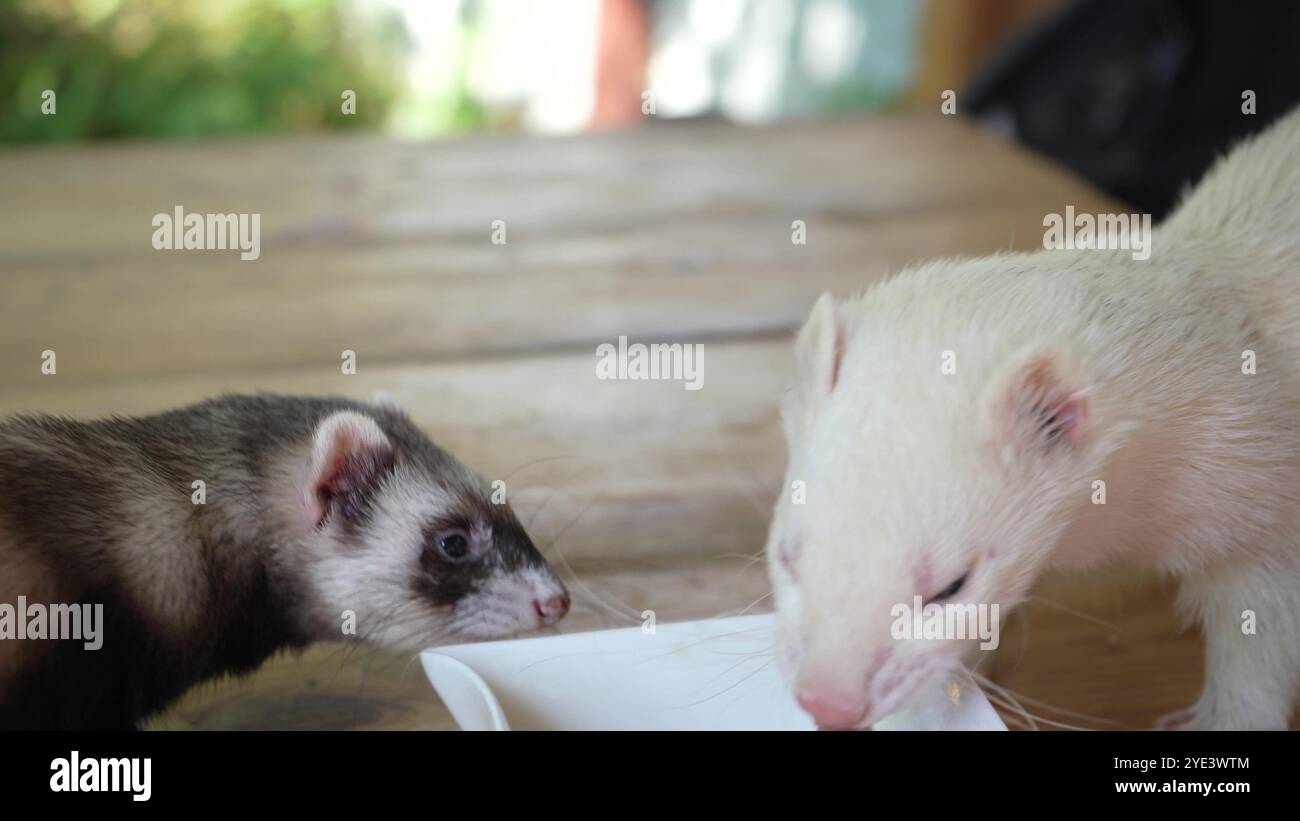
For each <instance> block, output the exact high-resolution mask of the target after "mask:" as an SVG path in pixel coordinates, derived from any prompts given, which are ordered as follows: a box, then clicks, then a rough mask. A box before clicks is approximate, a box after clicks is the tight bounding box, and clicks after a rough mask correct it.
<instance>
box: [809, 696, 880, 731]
mask: <svg viewBox="0 0 1300 821" xmlns="http://www.w3.org/2000/svg"><path fill="white" fill-rule="evenodd" d="M795 697H796V699H797V700H798V701H799V706H800V707H802V708H803V709H804V712H806V713H808V715H810V716H812V718H813V721H815V722H817V726H818V727H819V728H820V729H823V730H852V729H855V728H856V727H857V726H858V725H859V724H861V723H862V719H863V718H864V717H866V715H867V705H866V704H862V703H859V704H849V703H847V702H843V701H838V700H835V699H833V698H829V697H827V696H825V695H822V694H820V693H813V692H800V693H798V694H796V696H795Z"/></svg>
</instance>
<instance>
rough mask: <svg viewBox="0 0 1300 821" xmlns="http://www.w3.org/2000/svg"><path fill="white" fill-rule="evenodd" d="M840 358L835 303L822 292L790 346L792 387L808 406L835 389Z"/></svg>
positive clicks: (841, 341) (841, 344)
mask: <svg viewBox="0 0 1300 821" xmlns="http://www.w3.org/2000/svg"><path fill="white" fill-rule="evenodd" d="M843 357H844V329H843V327H841V325H840V320H839V316H838V313H837V312H836V310H835V300H834V298H832V297H831V295H830V294H828V293H824V294H822V295H821V297H819V298H818V299H817V304H816V305H813V309H812V313H810V314H809V315H808V321H807V322H805V323H804V325H803V328H802V329H801V330H800V331H799V336H798V337H796V338H795V343H794V364H795V388H796V390H798V391H799V392H800V393H801V394H802V395H803V398H804V400H805V402H807V403H808V404H809V406H812V405H815V404H816V403H817V402H818V401H819V400H821V399H822V398H824V397H826V396H828V395H829V394H830V392H831V391H833V390H835V385H836V383H838V382H839V378H840V360H841V359H843Z"/></svg>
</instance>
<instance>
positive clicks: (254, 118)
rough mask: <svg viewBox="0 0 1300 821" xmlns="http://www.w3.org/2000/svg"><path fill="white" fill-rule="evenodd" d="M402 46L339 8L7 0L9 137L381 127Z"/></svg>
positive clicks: (0, 50) (4, 107) (330, 1)
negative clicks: (351, 106)
mask: <svg viewBox="0 0 1300 821" xmlns="http://www.w3.org/2000/svg"><path fill="white" fill-rule="evenodd" d="M403 47H404V35H403V31H402V29H401V26H400V24H399V23H398V22H397V21H396V20H386V19H380V18H374V17H372V18H368V19H363V18H359V17H354V16H349V15H348V14H347V13H346V10H345V9H343V8H341V7H340V5H339V3H338V2H337V0H0V141H5V142H27V141H44V140H73V139H86V138H111V137H123V136H152V137H175V136H192V135H201V134H202V135H209V134H220V133H267V132H280V131H302V130H311V129H320V128H343V127H363V126H376V125H378V124H379V123H381V122H382V121H383V120H384V118H385V116H386V115H387V112H388V110H389V107H390V105H391V104H392V102H393V100H394V99H395V97H396V96H397V95H398V93H399V92H400V90H401V56H402V49H403ZM47 89H49V90H53V91H54V92H55V94H56V97H55V104H56V113H55V114H54V115H47V114H44V113H42V94H43V93H44V92H45V90H47ZM345 89H351V90H353V91H355V92H356V95H357V105H356V114H354V115H345V114H344V113H343V112H342V110H341V108H342V96H341V95H342V93H343V91H344V90H345Z"/></svg>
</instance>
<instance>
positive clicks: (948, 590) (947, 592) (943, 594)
mask: <svg viewBox="0 0 1300 821" xmlns="http://www.w3.org/2000/svg"><path fill="white" fill-rule="evenodd" d="M969 575H970V573H963V574H961V578H959V579H957V581H955V582H953V583H952V584H950V585H948V586H947V587H945V588H944V589H942V590H940V591H939V592H938V593H937V594H935V597H934V598H935V600H936V601H939V600H942V599H948V598H952V597H953V596H955V595H957V594H958V593H960V592H961V589H962V587H963V586H965V584H966V577H967V576H969Z"/></svg>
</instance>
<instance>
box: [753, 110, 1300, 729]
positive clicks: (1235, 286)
mask: <svg viewBox="0 0 1300 821" xmlns="http://www.w3.org/2000/svg"><path fill="white" fill-rule="evenodd" d="M1151 242H1152V245H1151V254H1150V258H1149V259H1146V260H1137V259H1134V256H1135V255H1134V254H1133V253H1132V252H1131V251H1127V250H1112V251H1100V250H1072V251H1065V250H1047V251H1042V252H1038V253H1033V254H1016V255H1011V254H1005V255H998V256H993V257H989V258H985V259H976V260H967V261H953V260H949V261H941V262H935V263H930V264H926V265H923V266H921V267H919V268H917V269H915V270H911V271H908V272H905V273H902V274H899V275H897V276H895V277H893V278H891V279H889V280H888V281H886V282H883V283H881V284H879V285H877V286H875V287H873V288H871V289H870V290H868V291H867V292H866V293H865V294H863V295H861V296H859V297H857V298H854V299H851V300H848V301H845V302H842V303H839V304H836V303H835V302H834V301H833V300H832V299H831V298H830V296H829V295H824V296H822V298H821V299H820V300H819V301H818V302H817V304H816V306H815V307H814V308H813V310H812V314H811V316H810V317H809V318H808V321H807V323H806V324H805V326H804V327H803V329H802V330H801V331H800V333H799V336H798V339H797V341H796V356H795V358H796V378H795V382H794V385H793V386H792V388H791V389H790V390H789V392H788V393H787V396H786V399H785V402H784V403H783V407H782V418H783V425H784V429H785V434H786V439H787V441H788V444H789V464H788V469H787V475H786V481H785V486H784V490H783V493H782V498H781V500H780V501H779V502H778V503H777V506H776V511H775V516H774V519H773V523H772V528H771V533H770V535H769V538H768V544H767V554H768V558H769V566H770V568H771V574H772V579H773V583H774V586H775V589H776V600H777V610H778V615H779V624H780V629H779V643H780V649H781V653H780V655H781V658H782V664H783V666H784V667H785V669H786V671H787V674H788V675H789V677H790V679H791V680H792V683H793V686H794V689H795V693H796V696H797V698H798V699H799V701H800V703H801V704H802V705H803V707H804V709H806V710H807V711H808V712H809V713H810V714H811V715H812V716H813V717H814V718H815V719H816V720H817V722H818V724H819V725H821V726H823V727H834V728H864V727H867V726H869V725H870V724H871V723H873V722H874V721H876V720H878V719H879V718H881V717H882V716H884V715H886V714H888V713H890V712H892V711H894V710H896V709H898V708H899V707H901V706H903V705H905V704H906V703H907V702H908V701H909V700H910V699H911V698H913V697H914V696H915V695H916V694H917V693H918V692H920V691H921V690H922V688H923V687H929V686H938V685H939V684H941V683H942V681H943V680H944V679H945V678H946V677H948V676H951V675H953V673H954V672H955V671H957V670H958V669H959V668H960V667H961V666H962V665H963V664H964V663H968V662H969V661H970V660H971V659H972V656H973V654H974V653H975V652H976V650H975V647H974V642H972V641H907V640H895V639H894V638H892V633H891V622H892V621H893V616H892V613H893V612H894V611H893V608H894V607H895V606H896V605H898V604H910V603H912V602H913V596H915V595H919V596H922V597H923V600H924V601H925V602H927V603H930V602H933V603H948V602H952V603H960V604H970V603H976V604H978V603H985V604H992V603H998V604H999V605H1000V610H1001V612H1002V615H1003V616H1005V615H1006V613H1007V611H1008V610H1009V609H1010V608H1011V607H1013V606H1014V605H1016V604H1018V603H1019V602H1021V601H1023V600H1024V599H1025V598H1026V596H1027V595H1028V593H1029V590H1030V588H1031V586H1032V585H1033V584H1034V582H1035V580H1037V579H1038V578H1039V577H1040V575H1042V574H1043V572H1044V571H1046V570H1047V569H1049V568H1055V567H1066V568H1082V567H1088V566H1093V565H1097V564H1100V563H1104V562H1112V561H1127V562H1133V563H1140V564H1142V565H1145V566H1150V567H1155V568H1158V569H1160V570H1163V571H1165V572H1168V573H1169V574H1172V575H1174V576H1177V577H1178V578H1179V579H1180V582H1181V588H1180V592H1179V596H1178V603H1179V606H1180V609H1181V610H1182V611H1183V612H1184V613H1185V615H1186V616H1187V617H1188V619H1189V620H1195V621H1196V622H1198V623H1199V624H1200V627H1201V630H1202V632H1203V634H1204V636H1205V640H1206V671H1205V673H1206V675H1205V687H1204V690H1203V692H1202V694H1201V696H1200V699H1199V700H1198V701H1197V702H1196V703H1195V704H1194V705H1192V706H1191V707H1190V708H1189V709H1187V710H1184V711H1182V712H1180V713H1176V714H1174V715H1173V716H1169V717H1167V718H1166V719H1163V720H1162V721H1161V723H1160V726H1165V727H1184V728H1236V729H1249V728H1274V729H1283V728H1285V727H1286V726H1287V722H1288V718H1289V716H1290V715H1291V711H1292V707H1293V705H1294V704H1295V701H1296V698H1297V695H1298V690H1300V110H1297V111H1295V112H1292V113H1291V114H1289V115H1288V116H1286V117H1285V118H1283V119H1282V120H1280V121H1279V122H1278V123H1276V124H1275V125H1273V126H1272V127H1271V128H1270V129H1268V130H1267V131H1265V132H1264V133H1262V134H1261V135H1259V136H1256V137H1254V138H1252V139H1250V140H1248V141H1246V142H1245V143H1243V144H1242V145H1241V146H1239V147H1238V148H1237V149H1236V150H1234V151H1233V152H1232V153H1231V154H1230V155H1229V156H1228V157H1227V158H1226V159H1224V160H1222V161H1220V162H1219V163H1218V164H1217V165H1216V166H1215V167H1214V168H1213V169H1212V170H1211V172H1210V173H1209V174H1208V175H1207V176H1206V178H1205V179H1204V180H1203V181H1202V182H1201V183H1200V185H1199V186H1198V187H1197V188H1196V189H1195V190H1194V191H1193V192H1192V193H1191V194H1190V195H1189V196H1188V198H1187V199H1186V200H1185V201H1184V202H1183V204H1182V205H1181V207H1180V208H1179V209H1178V211H1177V212H1176V213H1175V214H1174V215H1173V216H1172V217H1171V218H1169V219H1168V220H1167V221H1166V222H1165V223H1163V224H1162V225H1161V226H1160V227H1159V228H1157V229H1156V231H1155V232H1154V237H1153V238H1151ZM945 363H946V364H948V365H950V367H944V365H945ZM797 482H802V483H803V484H802V485H796V483H797ZM1097 482H1104V485H1099V484H1097ZM792 487H798V488H800V490H799V492H798V495H799V496H800V497H801V498H799V499H798V501H800V502H802V503H801V504H796V503H795V501H796V499H795V495H796V494H795V493H792V491H791V488H792ZM1099 489H1104V497H1102V496H1100V494H1098V493H1097V491H1098V490H1099ZM1099 498H1104V504H1098V503H1097V501H1098V499H1099Z"/></svg>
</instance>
